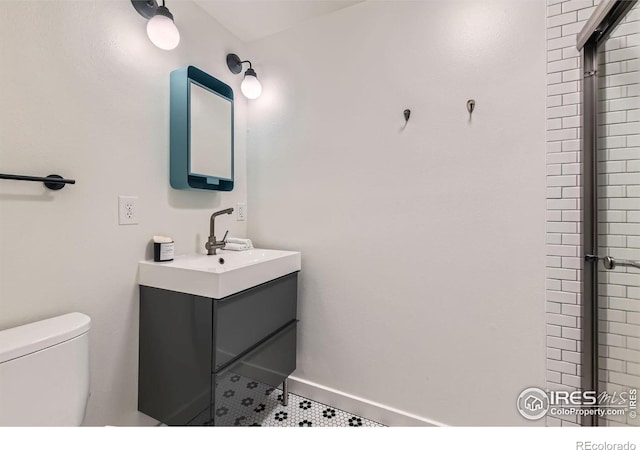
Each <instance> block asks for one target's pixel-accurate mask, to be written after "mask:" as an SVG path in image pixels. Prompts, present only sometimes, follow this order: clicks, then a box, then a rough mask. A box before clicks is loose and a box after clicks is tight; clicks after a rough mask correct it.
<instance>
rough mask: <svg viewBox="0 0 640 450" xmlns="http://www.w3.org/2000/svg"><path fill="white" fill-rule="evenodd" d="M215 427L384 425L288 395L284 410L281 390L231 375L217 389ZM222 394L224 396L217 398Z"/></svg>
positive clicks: (297, 396)
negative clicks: (218, 425) (287, 402)
mask: <svg viewBox="0 0 640 450" xmlns="http://www.w3.org/2000/svg"><path fill="white" fill-rule="evenodd" d="M216 391H217V394H216V397H217V398H220V399H221V400H220V401H219V402H218V404H217V405H216V409H215V412H214V414H215V416H216V423H218V424H220V425H226V426H263V427H382V426H384V425H382V424H380V423H377V422H374V421H372V420H369V419H365V418H363V417H359V416H356V415H354V414H351V413H348V412H346V411H342V410H340V409H337V408H334V407H332V406H328V405H324V404H322V403H318V402H315V401H313V400H309V399H307V398H304V397H300V396H299V395H295V394H292V393H289V404H288V405H287V406H283V405H282V403H281V401H282V390H280V389H274V388H272V387H269V386H267V385H265V384H262V383H258V382H256V381H252V380H250V379H248V378H245V377H242V376H240V375H237V374H230V375H229V376H228V377H227V378H226V379H225V380H224V381H223V382H222V383H220V384H219V385H218V386H217V387H216ZM218 394H221V395H218Z"/></svg>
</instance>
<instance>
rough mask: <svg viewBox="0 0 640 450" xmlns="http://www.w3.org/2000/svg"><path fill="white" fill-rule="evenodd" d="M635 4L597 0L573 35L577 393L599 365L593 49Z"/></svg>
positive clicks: (588, 419)
mask: <svg viewBox="0 0 640 450" xmlns="http://www.w3.org/2000/svg"><path fill="white" fill-rule="evenodd" d="M637 1H638V0H602V1H601V2H600V4H599V5H598V7H597V8H596V10H595V11H594V12H593V15H592V16H591V18H590V19H589V20H588V21H587V23H586V25H585V26H584V28H583V29H582V31H581V32H580V34H579V35H578V41H577V44H576V46H577V48H578V50H579V51H580V50H582V68H583V72H584V73H583V83H582V92H583V98H582V158H583V159H582V160H583V171H582V176H583V193H582V224H583V228H582V230H583V231H582V232H583V235H582V239H583V240H582V244H583V253H584V266H583V267H584V270H583V271H582V299H583V300H582V301H583V309H582V311H583V313H582V358H581V359H582V361H581V362H582V376H581V378H582V379H581V385H582V391H597V390H598V380H599V367H598V355H599V353H598V349H599V335H598V264H597V263H598V259H597V255H598V176H597V175H598V166H597V161H598V159H597V154H596V152H597V148H598V147H597V139H598V134H597V106H598V105H597V102H598V47H599V46H600V44H601V43H603V42H604V41H606V39H607V38H608V37H609V35H610V33H611V31H613V29H614V28H615V27H616V25H617V24H618V23H619V22H620V21H621V20H622V19H623V18H624V16H625V15H626V14H627V12H629V10H630V9H631V8H633V6H634V5H635V3H636V2H637ZM582 425H585V426H598V420H597V418H595V417H592V416H583V417H582Z"/></svg>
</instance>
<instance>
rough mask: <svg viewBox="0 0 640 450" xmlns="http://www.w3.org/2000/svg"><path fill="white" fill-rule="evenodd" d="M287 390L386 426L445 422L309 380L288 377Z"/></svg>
mask: <svg viewBox="0 0 640 450" xmlns="http://www.w3.org/2000/svg"><path fill="white" fill-rule="evenodd" d="M289 392H292V393H294V394H297V395H300V396H302V397H307V398H309V399H311V400H315V401H317V402H320V403H325V404H327V405H331V406H335V407H336V408H339V409H342V410H344V411H348V412H350V413H353V414H356V415H358V416H362V417H364V418H366V419H371V420H373V421H376V422H379V423H382V424H384V425H388V426H398V427H444V426H446V425H445V424H442V423H439V422H436V421H435V420H429V419H425V418H424V417H420V416H416V415H415V414H411V413H408V412H406V411H401V410H399V409H396V408H392V407H391V406H387V405H383V404H381V403H376V402H372V401H371V400H367V399H364V398H360V397H356V396H355V395H351V394H347V393H346V392H341V391H338V390H336V389H332V388H330V387H327V386H323V385H321V384H317V383H314V382H312V381H309V380H303V379H301V378H297V377H289Z"/></svg>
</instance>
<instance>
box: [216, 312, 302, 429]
mask: <svg viewBox="0 0 640 450" xmlns="http://www.w3.org/2000/svg"><path fill="white" fill-rule="evenodd" d="M296 332H297V322H293V323H292V324H290V325H289V326H287V327H286V328H285V329H283V330H282V331H280V332H279V333H277V334H276V335H275V336H273V337H271V338H270V339H268V340H267V341H265V342H263V343H262V344H260V345H259V346H258V347H256V348H255V349H254V350H252V351H250V352H248V353H247V354H245V355H244V356H242V357H240V358H239V359H238V360H236V361H234V362H233V363H231V364H229V365H228V366H227V367H226V368H224V369H222V370H220V371H219V372H217V373H214V374H212V383H213V386H214V397H213V405H212V408H211V419H212V421H211V423H210V424H212V425H216V426H234V425H247V424H244V423H237V422H236V421H235V419H234V418H236V416H238V414H230V412H232V411H234V412H236V413H237V412H243V411H246V415H250V414H251V413H252V412H253V409H254V408H255V407H256V406H257V405H258V404H260V403H263V402H264V399H265V397H266V396H267V388H270V387H277V386H279V385H280V384H281V383H282V382H283V381H284V380H285V378H287V377H288V376H289V375H290V374H291V373H292V372H293V371H294V370H295V368H296ZM243 415H245V414H243Z"/></svg>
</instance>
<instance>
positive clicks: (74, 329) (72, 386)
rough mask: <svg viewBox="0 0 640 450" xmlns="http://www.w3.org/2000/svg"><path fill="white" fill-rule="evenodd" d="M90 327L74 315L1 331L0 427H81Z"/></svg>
mask: <svg viewBox="0 0 640 450" xmlns="http://www.w3.org/2000/svg"><path fill="white" fill-rule="evenodd" d="M90 326H91V319H90V318H89V317H88V316H86V315H84V314H81V313H70V314H65V315H62V316H58V317H53V318H51V319H46V320H41V321H39V322H34V323H30V324H27V325H23V326H20V327H16V328H11V329H8V330H4V331H0V426H78V425H81V424H82V421H83V419H84V413H85V409H86V406H87V400H88V398H89V328H90Z"/></svg>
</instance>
